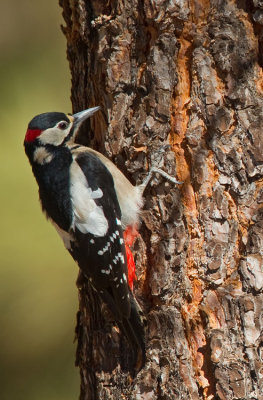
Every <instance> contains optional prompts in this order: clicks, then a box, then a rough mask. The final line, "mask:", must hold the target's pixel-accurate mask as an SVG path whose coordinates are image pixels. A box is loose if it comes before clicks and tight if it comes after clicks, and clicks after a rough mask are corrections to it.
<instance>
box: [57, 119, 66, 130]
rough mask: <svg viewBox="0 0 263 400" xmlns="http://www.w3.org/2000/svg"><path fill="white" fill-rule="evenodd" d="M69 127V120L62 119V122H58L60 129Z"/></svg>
mask: <svg viewBox="0 0 263 400" xmlns="http://www.w3.org/2000/svg"><path fill="white" fill-rule="evenodd" d="M67 127H68V124H67V122H65V121H62V122H60V123H59V124H58V128H59V129H63V130H64V129H66V128H67Z"/></svg>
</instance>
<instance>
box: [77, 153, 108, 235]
mask: <svg viewBox="0 0 263 400" xmlns="http://www.w3.org/2000/svg"><path fill="white" fill-rule="evenodd" d="M70 195H71V201H72V208H73V223H72V228H73V229H75V228H78V229H79V230H80V232H82V233H91V234H93V235H95V236H105V235H106V233H107V231H108V227H109V225H108V221H107V219H106V218H105V215H104V212H103V209H102V207H101V206H98V205H97V204H96V203H95V201H94V200H95V199H99V198H101V197H102V196H103V192H102V190H101V189H97V190H94V191H92V190H91V188H90V187H89V186H88V182H87V180H86V177H85V175H84V174H83V172H82V170H81V168H80V166H79V165H78V164H77V162H76V161H73V163H72V164H71V167H70Z"/></svg>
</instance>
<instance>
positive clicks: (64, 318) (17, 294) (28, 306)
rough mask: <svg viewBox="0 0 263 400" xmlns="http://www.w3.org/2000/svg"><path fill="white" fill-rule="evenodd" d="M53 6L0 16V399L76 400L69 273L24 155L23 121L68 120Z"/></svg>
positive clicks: (35, 5)
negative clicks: (58, 114)
mask: <svg viewBox="0 0 263 400" xmlns="http://www.w3.org/2000/svg"><path fill="white" fill-rule="evenodd" d="M57 3H58V2H54V1H53V0H47V1H45V2H42V1H40V0H36V1H34V2H32V1H30V2H29V0H24V1H23V2H21V1H19V0H10V1H8V2H5V3H4V4H1V13H0V88H1V95H0V122H1V127H0V135H1V146H0V158H1V167H0V173H1V191H0V205H1V210H2V212H1V214H2V215H1V240H0V327H1V329H0V343H1V346H0V398H1V400H36V399H37V400H42V399H43V400H47V399H48V400H73V399H77V398H78V392H79V387H78V386H79V378H78V370H77V369H76V368H75V367H74V356H75V345H74V344H73V339H74V327H75V314H76V310H77V289H76V286H75V281H76V278H77V267H76V265H75V264H74V263H73V261H72V260H71V258H70V256H69V255H68V254H67V252H66V251H65V250H64V247H63V244H62V242H61V241H60V239H59V237H58V235H57V234H56V232H55V230H54V228H53V227H52V226H51V224H50V223H48V222H47V221H46V220H45V217H44V216H43V215H42V213H41V210H40V206H39V202H38V193H37V185H36V183H35V180H34V178H33V175H32V172H31V168H30V166H29V163H28V161H27V158H26V156H25V154H24V149H23V140H24V135H25V132H26V128H27V124H28V122H29V121H30V119H31V118H32V117H33V116H34V115H36V114H39V113H41V112H46V111H64V112H70V111H71V105H70V74H69V70H68V63H67V60H66V41H65V38H64V37H63V34H62V32H61V29H60V24H61V23H63V21H62V17H61V9H60V8H59V6H58V4H57Z"/></svg>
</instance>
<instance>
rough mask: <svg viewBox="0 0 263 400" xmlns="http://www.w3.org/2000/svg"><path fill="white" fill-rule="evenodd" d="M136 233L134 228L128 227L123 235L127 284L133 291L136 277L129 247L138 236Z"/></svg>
mask: <svg viewBox="0 0 263 400" xmlns="http://www.w3.org/2000/svg"><path fill="white" fill-rule="evenodd" d="M138 235H139V234H138V232H137V230H136V229H135V227H134V226H130V225H129V226H128V227H127V228H126V230H125V232H124V234H123V236H124V241H125V250H126V257H127V267H128V283H129V286H130V288H131V290H133V282H134V281H135V280H136V279H137V277H136V268H135V262H134V258H133V255H132V252H131V249H130V246H132V245H133V242H134V240H135V239H136V237H137V236H138Z"/></svg>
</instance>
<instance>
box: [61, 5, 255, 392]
mask: <svg viewBox="0 0 263 400" xmlns="http://www.w3.org/2000/svg"><path fill="white" fill-rule="evenodd" d="M60 3H61V6H62V7H63V13H64V18H65V22H66V26H65V27H64V32H65V35H66V38H67V43H68V59H69V62H70V68H71V72H72V103H73V110H74V111H80V110H82V109H85V108H87V107H91V106H95V105H96V106H97V105H100V106H101V112H99V113H97V114H96V115H95V116H94V117H93V118H92V120H91V121H90V126H89V130H87V126H86V129H84V130H83V131H82V133H81V134H80V137H79V140H80V141H81V142H82V143H83V144H88V145H90V146H92V147H95V148H96V149H98V150H99V151H101V152H103V153H104V154H106V155H107V156H108V157H109V158H111V159H112V160H113V161H114V162H115V163H116V165H117V166H118V167H119V168H120V169H121V170H122V171H123V172H124V173H125V175H126V176H127V177H128V178H129V179H130V180H131V181H132V182H133V183H134V184H139V183H141V182H142V180H143V178H144V177H145V174H146V173H147V171H148V170H149V168H150V167H151V166H153V165H155V166H158V167H160V168H163V169H164V170H165V171H167V172H168V173H170V174H172V175H176V177H177V178H178V179H179V180H181V181H183V182H184V183H183V185H178V186H175V185H173V184H172V183H170V182H168V181H166V180H165V179H164V178H161V177H160V178H159V179H155V180H153V181H152V184H151V185H150V186H149V187H148V189H147V190H146V192H145V205H144V209H143V212H142V218H141V228H140V234H141V236H140V237H139V238H138V239H137V241H136V243H135V245H134V249H133V252H134V255H135V261H136V266H137V277H138V280H137V282H136V284H135V295H136V298H137V299H138V301H139V302H140V304H141V306H142V308H143V310H144V313H145V316H146V317H147V320H148V338H147V363H146V366H145V368H144V369H142V370H141V371H140V372H139V374H138V375H137V376H135V377H130V374H129V359H128V357H127V353H128V352H129V347H128V345H127V343H126V341H125V339H124V338H122V337H121V335H119V332H118V329H117V327H116V324H115V323H114V321H113V320H112V317H111V316H110V315H109V313H108V311H107V310H106V309H105V307H103V305H102V304H101V302H100V300H99V299H98V296H97V295H96V293H94V291H93V290H92V288H91V287H89V284H88V283H87V282H84V281H83V279H80V280H79V296H80V311H79V314H78V325H77V330H76V331H77V338H78V348H77V365H78V366H79V367H80V372H81V395H80V399H81V400H84V399H89V400H91V399H96V400H98V399H107V400H109V399H129V400H132V399H137V400H139V399H149V400H150V399H151V400H155V399H158V400H160V399H163V400H164V399H165V400H168V399H173V400H174V399H187V400H189V399H210V400H211V399H257V400H260V399H263V394H262V388H263V331H262V323H263V314H262V309H263V294H262V289H263V250H262V244H263V208H262V205H261V204H262V203H263V139H262V132H261V126H262V123H263V112H262V109H263V97H262V92H263V75H262V64H263V56H262V44H263V28H262V26H263V5H262V2H261V1H260V0H253V1H252V0H250V1H245V0H233V1H229V0H211V1H208V0H189V1H186V0H181V1H179V0H174V1H164V0H159V1H156V0H155V1H154V0H145V1H142V0H122V1H121V0H109V1H103V0H94V1H93V0H90V1H88V0H76V1H74V2H72V1H69V0H60ZM87 131H88V132H89V135H87ZM169 146H170V147H169Z"/></svg>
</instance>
